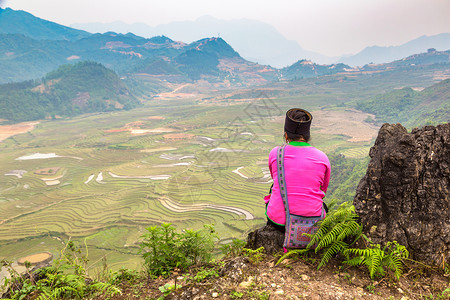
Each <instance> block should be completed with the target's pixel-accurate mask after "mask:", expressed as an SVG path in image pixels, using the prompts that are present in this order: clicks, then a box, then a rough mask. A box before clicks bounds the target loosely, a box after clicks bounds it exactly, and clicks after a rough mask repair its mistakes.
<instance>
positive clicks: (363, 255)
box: [344, 241, 409, 280]
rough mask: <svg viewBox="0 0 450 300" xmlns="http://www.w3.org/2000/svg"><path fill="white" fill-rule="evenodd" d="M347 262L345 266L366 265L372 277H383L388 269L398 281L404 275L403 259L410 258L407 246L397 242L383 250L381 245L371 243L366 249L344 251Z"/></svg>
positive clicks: (388, 244) (389, 243) (391, 243)
mask: <svg viewBox="0 0 450 300" xmlns="http://www.w3.org/2000/svg"><path fill="white" fill-rule="evenodd" d="M344 255H345V256H346V257H347V260H345V261H344V263H345V264H348V265H351V266H359V265H365V266H366V267H367V269H368V270H369V273H370V277H371V278H372V279H373V278H375V277H378V276H380V277H383V276H385V275H386V269H387V270H391V271H393V272H394V276H395V278H396V279H397V280H398V279H399V278H400V276H401V275H402V273H403V259H406V258H408V256H409V252H408V250H407V249H406V247H405V246H403V245H400V244H398V243H397V241H393V242H388V243H387V244H386V246H385V247H384V248H383V249H381V246H380V244H374V243H372V242H370V245H369V247H368V248H366V249H356V248H351V249H347V250H345V251H344Z"/></svg>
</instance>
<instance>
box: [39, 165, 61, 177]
mask: <svg viewBox="0 0 450 300" xmlns="http://www.w3.org/2000/svg"><path fill="white" fill-rule="evenodd" d="M59 169H60V167H52V168H44V169H40V170H36V171H34V174H38V175H55V174H56V173H57V172H58V171H59Z"/></svg>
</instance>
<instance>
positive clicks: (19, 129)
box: [0, 122, 39, 142]
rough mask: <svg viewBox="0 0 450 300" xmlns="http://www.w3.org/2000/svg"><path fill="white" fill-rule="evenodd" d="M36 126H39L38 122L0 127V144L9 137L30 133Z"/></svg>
mask: <svg viewBox="0 0 450 300" xmlns="http://www.w3.org/2000/svg"><path fill="white" fill-rule="evenodd" d="M37 124H39V122H24V123H18V124H13V125H1V126H0V142H1V141H3V140H6V139H7V138H9V137H10V136H13V135H16V134H21V133H25V132H28V131H31V130H33V129H34V127H35V126H36V125H37Z"/></svg>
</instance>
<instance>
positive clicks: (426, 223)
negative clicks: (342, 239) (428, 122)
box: [354, 123, 450, 267]
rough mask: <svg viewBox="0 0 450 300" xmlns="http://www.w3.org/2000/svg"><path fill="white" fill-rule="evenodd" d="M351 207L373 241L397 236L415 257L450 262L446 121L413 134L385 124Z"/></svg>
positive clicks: (449, 157)
mask: <svg viewBox="0 0 450 300" xmlns="http://www.w3.org/2000/svg"><path fill="white" fill-rule="evenodd" d="M369 155H370V157H371V160H370V163H369V166H368V169H367V173H366V175H365V176H364V177H363V178H362V179H361V181H360V183H359V185H358V187H357V191H356V195H355V198H354V205H355V208H356V212H357V213H358V214H359V216H360V218H361V222H362V224H363V227H364V231H365V233H366V234H367V235H368V236H369V237H370V238H371V239H372V241H374V242H375V243H380V244H384V243H386V242H387V241H393V240H396V241H398V242H399V243H400V244H403V245H405V246H406V247H407V249H408V250H409V251H410V254H411V256H412V258H413V259H416V260H421V261H423V262H426V263H428V264H433V265H438V266H441V267H442V266H444V265H445V263H449V262H450V255H449V246H450V220H449V217H450V216H449V189H450V186H449V184H450V124H449V123H446V124H442V125H438V126H436V127H435V126H425V127H423V128H421V129H417V128H415V129H413V130H412V132H411V133H408V132H407V130H406V129H405V128H404V127H403V126H402V125H400V124H395V125H393V124H384V125H383V126H382V127H381V129H380V132H379V134H378V137H377V139H376V141H375V144H374V146H373V147H372V148H371V149H370V154H369Z"/></svg>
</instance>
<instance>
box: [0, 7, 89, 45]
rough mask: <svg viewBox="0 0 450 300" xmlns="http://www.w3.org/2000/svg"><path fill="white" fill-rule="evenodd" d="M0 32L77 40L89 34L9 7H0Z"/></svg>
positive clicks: (41, 37)
mask: <svg viewBox="0 0 450 300" xmlns="http://www.w3.org/2000/svg"><path fill="white" fill-rule="evenodd" d="M0 33H20V34H24V35H26V36H29V37H32V38H34V39H36V40H40V39H42V40H45V39H50V40H77V39H80V38H83V37H87V36H89V35H91V34H90V33H88V32H86V31H84V30H79V29H74V28H71V27H68V26H63V25H60V24H57V23H54V22H51V21H47V20H44V19H41V18H38V17H36V16H34V15H32V14H30V13H28V12H26V11H23V10H13V9H11V8H5V9H2V8H0Z"/></svg>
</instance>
